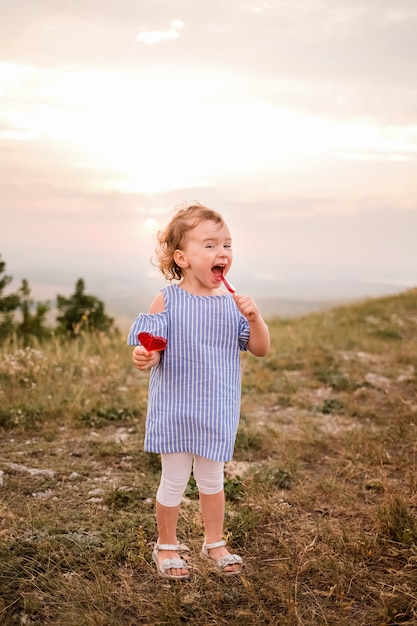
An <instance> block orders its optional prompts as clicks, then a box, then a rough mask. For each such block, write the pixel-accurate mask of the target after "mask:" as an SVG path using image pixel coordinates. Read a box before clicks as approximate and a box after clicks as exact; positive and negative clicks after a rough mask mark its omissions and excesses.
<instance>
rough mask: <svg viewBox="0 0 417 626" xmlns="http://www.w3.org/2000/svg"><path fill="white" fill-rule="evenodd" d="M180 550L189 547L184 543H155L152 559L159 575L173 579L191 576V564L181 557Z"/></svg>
mask: <svg viewBox="0 0 417 626" xmlns="http://www.w3.org/2000/svg"><path fill="white" fill-rule="evenodd" d="M180 550H188V548H187V546H185V545H183V544H178V545H177V544H169V543H168V544H162V543H156V544H155V545H154V548H153V552H152V559H153V561H154V563H155V565H156V569H157V572H158V574H159V576H162V577H163V578H170V579H173V580H175V579H177V580H181V579H184V578H189V577H190V566H189V565H188V563H187V562H186V561H184V559H182V558H181V557H180V555H179V551H180Z"/></svg>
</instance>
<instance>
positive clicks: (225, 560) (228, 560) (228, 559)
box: [201, 540, 243, 576]
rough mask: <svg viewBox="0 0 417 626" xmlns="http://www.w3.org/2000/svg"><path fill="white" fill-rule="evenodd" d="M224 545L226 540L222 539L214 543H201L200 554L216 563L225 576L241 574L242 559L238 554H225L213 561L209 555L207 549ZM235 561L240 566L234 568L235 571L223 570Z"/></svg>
mask: <svg viewBox="0 0 417 626" xmlns="http://www.w3.org/2000/svg"><path fill="white" fill-rule="evenodd" d="M225 545H226V542H225V541H224V540H222V541H216V542H215V543H203V548H202V550H201V554H202V555H203V556H204V557H206V559H209V560H210V561H211V562H212V563H213V564H214V565H216V566H217V569H219V570H220V571H221V572H222V574H225V575H226V576H235V575H236V574H241V573H242V566H243V561H242V558H241V557H240V556H239V555H238V554H227V555H226V556H221V557H220V559H219V560H218V561H215V560H214V559H212V558H211V556H210V555H209V550H213V548H222V547H223V546H225ZM235 563H236V564H238V565H240V566H241V567H240V568H239V569H238V570H236V571H235V572H234V571H232V572H229V571H227V570H225V568H226V567H227V566H228V565H234V564H235Z"/></svg>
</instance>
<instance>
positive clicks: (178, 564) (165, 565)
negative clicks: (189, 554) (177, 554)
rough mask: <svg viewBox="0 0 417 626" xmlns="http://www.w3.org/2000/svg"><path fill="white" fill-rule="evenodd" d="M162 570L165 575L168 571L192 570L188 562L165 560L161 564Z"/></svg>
mask: <svg viewBox="0 0 417 626" xmlns="http://www.w3.org/2000/svg"><path fill="white" fill-rule="evenodd" d="M159 567H160V569H161V570H162V571H163V572H164V573H165V572H166V571H167V570H168V569H187V570H189V569H190V566H189V565H188V563H187V561H184V559H178V558H177V559H164V560H163V561H161V563H160V564H159Z"/></svg>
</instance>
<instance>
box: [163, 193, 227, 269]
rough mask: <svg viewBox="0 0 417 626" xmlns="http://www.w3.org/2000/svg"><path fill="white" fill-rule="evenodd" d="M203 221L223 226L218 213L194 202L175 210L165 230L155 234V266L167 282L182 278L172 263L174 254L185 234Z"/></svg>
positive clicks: (179, 248) (180, 245) (181, 244)
mask: <svg viewBox="0 0 417 626" xmlns="http://www.w3.org/2000/svg"><path fill="white" fill-rule="evenodd" d="M204 220H210V221H212V222H214V223H215V224H221V225H223V224H224V220H223V218H222V216H221V215H220V213H217V211H214V210H213V209H209V208H208V207H206V206H204V205H202V204H200V203H198V202H195V203H193V204H191V205H189V206H187V207H185V208H181V209H179V210H177V212H176V213H175V215H174V217H173V218H172V219H171V221H170V222H169V224H168V225H167V226H166V228H165V229H164V230H163V231H160V232H159V233H158V234H157V246H156V261H157V262H156V265H157V266H158V267H159V269H160V271H161V272H162V274H163V275H164V277H165V278H166V279H167V280H180V279H181V278H182V269H181V268H180V267H178V265H177V264H176V263H175V261H174V252H175V250H181V248H182V246H183V244H184V236H185V234H186V233H187V232H188V231H190V230H192V229H193V228H195V227H196V226H197V225H198V224H199V223H200V222H202V221H204Z"/></svg>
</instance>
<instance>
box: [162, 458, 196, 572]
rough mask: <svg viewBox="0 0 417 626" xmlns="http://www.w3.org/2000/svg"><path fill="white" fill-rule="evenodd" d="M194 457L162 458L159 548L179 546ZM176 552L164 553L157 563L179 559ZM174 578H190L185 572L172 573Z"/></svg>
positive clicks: (184, 570) (178, 570) (174, 570)
mask: <svg viewBox="0 0 417 626" xmlns="http://www.w3.org/2000/svg"><path fill="white" fill-rule="evenodd" d="M192 461H193V456H192V454H187V453H178V454H162V455H161V463H162V475H161V482H160V484H159V488H158V492H157V494H156V522H157V526H158V543H159V544H167V543H168V544H177V543H178V542H177V523H178V516H179V512H180V502H181V499H182V496H183V494H184V491H185V488H186V486H187V483H188V480H189V478H190V474H191V467H192ZM178 556H179V555H178V552H176V551H174V550H161V551H160V552H159V554H158V561H159V562H160V563H161V562H162V561H163V560H164V559H174V558H178ZM167 573H169V574H172V575H173V576H182V575H186V574H188V570H186V569H171V570H168V571H167Z"/></svg>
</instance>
